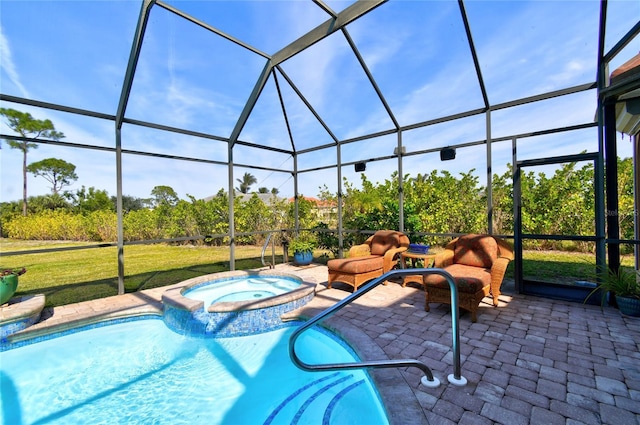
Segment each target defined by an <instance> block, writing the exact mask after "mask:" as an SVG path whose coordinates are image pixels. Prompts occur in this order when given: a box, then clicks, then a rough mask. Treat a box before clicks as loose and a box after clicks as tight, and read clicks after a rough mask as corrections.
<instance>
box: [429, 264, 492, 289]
mask: <svg viewBox="0 0 640 425" xmlns="http://www.w3.org/2000/svg"><path fill="white" fill-rule="evenodd" d="M443 270H445V271H447V272H449V273H450V274H451V276H453V279H454V280H455V282H456V284H457V285H458V292H469V293H472V294H475V293H476V292H478V291H479V290H481V289H482V288H484V287H485V286H489V285H490V284H491V270H490V269H485V268H482V267H474V266H466V265H463V264H452V265H450V266H447V267H445V268H444V269H443ZM424 283H425V285H427V286H437V287H439V288H446V289H449V284H448V283H447V280H446V279H445V278H444V276H441V275H439V274H430V275H426V276H425V278H424Z"/></svg>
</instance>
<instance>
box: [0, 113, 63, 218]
mask: <svg viewBox="0 0 640 425" xmlns="http://www.w3.org/2000/svg"><path fill="white" fill-rule="evenodd" d="M0 115H2V116H3V117H4V118H5V120H6V124H7V125H8V126H9V128H10V129H11V130H13V131H15V132H16V133H18V134H19V135H20V136H21V137H22V140H17V139H10V138H5V140H6V141H7V143H8V144H9V146H10V147H11V148H12V149H18V150H20V151H22V215H27V152H29V149H32V148H33V149H36V148H37V147H38V145H37V144H36V143H33V140H36V139H37V138H38V137H46V138H48V139H53V140H60V139H62V138H63V137H64V134H62V133H61V132H59V131H56V129H55V127H54V125H53V123H52V122H51V120H36V119H34V118H33V117H32V116H31V114H30V113H28V112H20V111H16V110H15V109H10V108H0Z"/></svg>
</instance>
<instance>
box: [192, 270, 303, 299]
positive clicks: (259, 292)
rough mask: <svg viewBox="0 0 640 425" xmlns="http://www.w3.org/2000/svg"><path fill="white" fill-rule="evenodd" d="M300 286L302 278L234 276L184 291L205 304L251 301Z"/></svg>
mask: <svg viewBox="0 0 640 425" xmlns="http://www.w3.org/2000/svg"><path fill="white" fill-rule="evenodd" d="M299 287H300V280H299V279H293V278H287V277H270V276H254V277H244V276H242V277H233V278H226V279H216V280H212V281H210V282H205V283H203V284H200V285H198V286H196V287H194V288H192V289H189V290H187V291H185V292H184V293H183V295H184V296H185V297H187V298H191V299H194V300H200V301H203V302H204V305H205V306H209V305H211V304H213V303H216V302H223V301H224V302H233V301H249V300H258V299H261V298H267V297H273V296H275V295H281V294H284V293H287V292H289V291H292V290H293V289H296V288H299Z"/></svg>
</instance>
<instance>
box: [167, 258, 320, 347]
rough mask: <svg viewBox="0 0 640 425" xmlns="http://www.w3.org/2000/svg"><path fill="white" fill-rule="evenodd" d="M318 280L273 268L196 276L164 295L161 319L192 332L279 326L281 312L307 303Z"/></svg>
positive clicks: (237, 332)
mask: <svg viewBox="0 0 640 425" xmlns="http://www.w3.org/2000/svg"><path fill="white" fill-rule="evenodd" d="M315 288H316V284H315V283H312V282H306V281H304V280H302V279H301V278H299V277H297V276H294V275H291V274H286V273H279V272H276V271H273V270H265V271H259V272H250V271H233V272H224V273H215V274H210V275H206V276H200V277H196V278H193V279H189V280H186V281H184V282H182V284H181V286H179V287H176V288H174V289H170V290H167V291H166V292H165V293H164V294H163V295H162V302H163V304H164V321H165V323H166V324H167V326H169V327H170V328H171V329H173V330H175V331H176V332H178V333H181V334H187V335H192V336H198V335H201V336H210V337H230V336H242V335H252V334H255V333H258V332H266V331H270V330H274V329H277V328H279V327H281V326H282V325H283V322H282V319H281V316H282V315H283V314H284V313H287V312H289V311H291V310H295V309H297V308H300V307H302V306H303V305H305V304H306V303H308V302H309V301H310V300H311V299H312V298H313V296H314V294H315Z"/></svg>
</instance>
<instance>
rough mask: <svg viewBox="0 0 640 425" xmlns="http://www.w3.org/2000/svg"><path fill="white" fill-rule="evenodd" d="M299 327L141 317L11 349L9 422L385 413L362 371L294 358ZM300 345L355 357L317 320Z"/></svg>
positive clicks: (6, 383)
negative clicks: (251, 328) (177, 324)
mask: <svg viewBox="0 0 640 425" xmlns="http://www.w3.org/2000/svg"><path fill="white" fill-rule="evenodd" d="M294 329H295V327H293V326H286V327H282V328H280V329H277V330H273V331H270V332H265V333H260V334H254V335H247V336H242V337H233V338H194V337H188V336H185V335H180V334H177V333H175V332H173V331H171V330H170V329H169V328H168V327H167V326H166V325H165V324H164V323H163V321H162V320H158V318H156V319H153V318H144V319H142V320H141V319H138V320H134V321H131V320H129V321H126V322H124V323H117V324H110V325H106V326H99V327H94V328H91V329H88V330H84V331H82V332H74V333H70V334H68V335H64V336H60V337H57V338H51V339H47V340H44V341H41V342H38V343H34V344H30V345H24V346H21V347H18V348H15V349H11V350H8V351H4V352H2V353H0V357H1V359H2V361H1V362H0V380H1V389H2V402H1V403H2V404H1V405H0V409H1V414H2V420H3V422H2V423H4V424H15V423H18V424H19V423H24V424H43V423H53V424H78V423H92V424H99V423H104V424H114V423H127V424H136V423H138V424H143V423H144V424H150V423H153V424H165V423H171V424H234V425H236V424H251V425H253V424H281V423H287V424H293V423H300V424H302V423H313V424H340V423H345V424H346V423H372V424H373V423H375V424H384V423H388V419H387V416H386V414H385V411H384V408H383V406H382V403H381V401H380V399H379V396H378V394H377V391H376V390H375V388H374V386H373V384H372V382H371V380H370V378H369V376H368V375H367V374H366V373H365V372H364V371H360V370H351V371H344V372H339V373H336V372H323V373H311V372H304V371H301V370H299V369H298V368H296V367H295V366H294V365H293V364H292V363H291V361H290V360H289V357H288V354H287V353H288V352H287V350H288V341H289V336H290V334H291V332H293V330H294ZM297 351H298V353H299V355H300V357H301V358H303V360H304V361H307V362H310V363H323V362H351V361H354V360H355V357H354V354H353V353H352V351H351V350H350V349H349V348H348V347H347V346H346V345H345V344H344V343H343V342H342V341H339V340H338V339H337V338H336V337H335V336H333V335H331V334H329V333H328V332H326V331H323V330H320V329H317V330H316V328H314V329H312V330H310V331H309V332H306V333H305V334H304V335H302V336H301V337H300V339H299V342H298V344H297Z"/></svg>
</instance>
